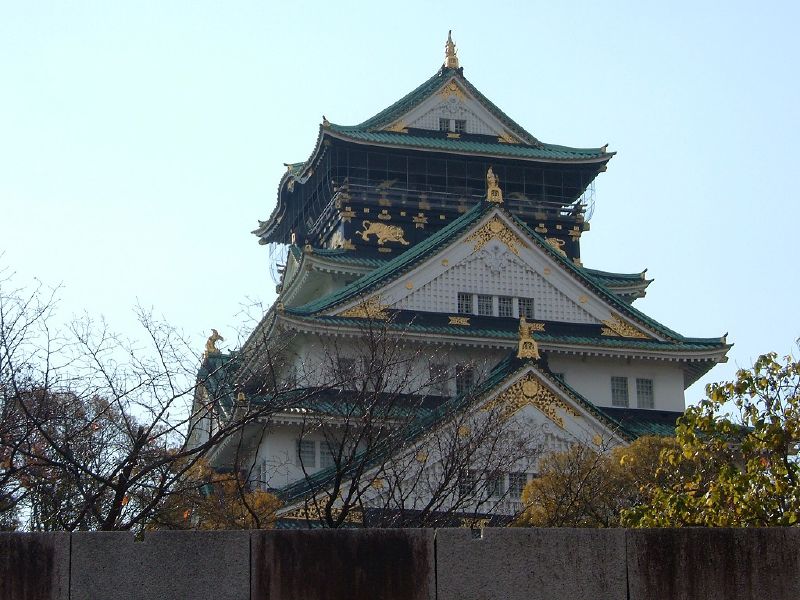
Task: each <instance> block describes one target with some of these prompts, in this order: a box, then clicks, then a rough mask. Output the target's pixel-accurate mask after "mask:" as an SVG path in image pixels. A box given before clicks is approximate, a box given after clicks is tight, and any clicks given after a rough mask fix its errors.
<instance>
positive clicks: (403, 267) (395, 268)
mask: <svg viewBox="0 0 800 600" xmlns="http://www.w3.org/2000/svg"><path fill="white" fill-rule="evenodd" d="M496 206H497V205H495V204H491V203H488V202H481V203H480V204H477V205H476V206H474V207H473V208H472V209H470V210H469V211H467V212H466V213H464V214H463V215H461V216H460V217H459V218H458V219H456V220H455V221H453V222H452V223H450V224H449V225H447V226H446V227H444V228H442V229H440V230H439V231H438V232H436V233H435V234H434V235H432V236H431V237H430V238H428V239H427V240H425V241H423V242H420V243H418V244H416V245H414V246H412V247H411V248H410V249H408V250H406V251H405V252H404V253H403V254H401V255H399V256H397V257H395V258H394V259H392V260H390V261H388V262H386V263H384V264H382V265H381V266H380V267H378V268H377V269H375V270H374V271H372V272H370V273H368V274H366V275H364V276H363V277H361V278H359V279H358V280H356V281H355V282H353V283H351V284H350V285H347V286H345V287H343V288H341V289H339V290H337V291H335V292H333V293H331V294H328V295H327V296H324V297H322V298H319V299H317V300H315V301H313V302H310V303H308V304H305V305H303V306H298V307H294V308H287V309H286V312H288V313H291V314H296V315H301V316H303V315H312V314H314V313H318V312H321V311H323V310H327V309H331V308H333V307H334V306H336V305H338V304H341V303H343V302H347V301H350V300H352V299H354V298H357V297H359V296H365V295H367V294H368V293H369V292H371V291H372V290H373V289H374V288H376V287H378V286H379V285H382V284H385V283H388V282H390V281H393V280H394V279H396V278H397V277H400V276H402V275H403V274H404V273H406V272H408V271H409V270H411V269H412V268H414V267H415V266H416V265H418V264H419V263H420V262H422V261H423V260H425V259H426V258H428V257H429V256H430V255H431V254H432V253H433V252H435V251H437V250H438V249H439V248H442V247H444V246H446V245H447V244H449V243H450V242H452V241H453V240H455V239H456V238H457V237H458V236H459V235H461V234H462V233H463V232H464V231H465V230H466V229H467V228H469V227H470V226H472V225H473V224H474V223H476V222H477V221H478V220H479V219H480V218H481V217H482V216H483V215H484V214H485V213H486V212H488V211H489V210H491V209H493V208H495V207H496ZM500 210H502V211H503V212H504V213H505V214H506V216H507V217H508V218H510V219H512V220H513V221H514V222H515V223H516V224H517V226H518V227H520V228H521V229H522V230H523V231H525V232H526V233H527V234H528V236H529V237H530V238H531V239H532V240H533V241H534V242H535V243H536V244H537V245H538V246H539V248H541V249H542V250H543V251H544V252H546V253H548V254H549V255H550V256H551V257H552V258H553V259H554V260H556V261H558V262H560V263H561V264H562V265H563V266H564V268H566V269H567V270H568V271H569V272H571V273H572V274H573V275H575V276H576V277H577V278H578V279H580V280H581V281H583V282H584V283H585V284H586V285H588V286H589V287H591V288H592V289H593V290H594V291H595V292H596V293H598V295H600V296H601V297H603V298H604V299H605V300H606V301H607V302H608V303H609V304H610V305H612V306H614V307H615V308H616V309H617V310H618V311H619V312H620V313H622V314H624V315H626V316H628V317H630V318H632V319H633V320H635V321H638V322H639V323H641V324H643V325H645V326H646V327H648V328H650V329H653V330H654V331H657V332H659V333H660V334H661V335H664V336H665V337H667V338H670V339H672V340H674V341H675V342H687V341H690V340H693V342H692V343H694V342H698V343H702V344H709V345H711V344H713V345H714V347H717V348H718V347H720V345H724V341H723V340H721V339H719V338H710V339H705V338H697V339H694V338H690V339H687V338H685V337H684V336H682V335H681V334H679V333H677V332H675V331H673V330H671V329H669V328H668V327H666V326H664V325H662V324H661V323H659V322H658V321H656V320H655V319H652V318H650V317H648V316H647V315H645V314H644V313H642V312H641V311H639V310H637V309H636V308H634V307H632V306H631V305H630V304H628V303H627V302H625V301H624V300H623V299H622V298H620V296H619V295H617V294H616V293H614V291H613V290H612V289H610V288H609V287H606V286H605V285H603V284H602V283H600V282H599V281H598V279H597V278H593V277H591V276H590V275H588V274H587V273H586V270H585V269H584V268H582V267H578V266H577V265H575V264H574V263H572V261H570V260H568V259H567V258H566V257H564V256H562V255H561V254H560V253H558V252H556V251H555V249H553V247H552V246H551V245H550V244H548V243H547V242H546V241H545V240H544V238H542V236H540V235H539V234H538V233H536V232H535V231H533V229H531V228H530V227H528V226H527V225H526V224H525V223H524V222H523V221H522V220H520V219H518V218H516V217H514V216H513V215H512V214H510V213H508V212H507V211H505V209H503V208H500ZM459 331H461V332H463V329H460V330H459ZM591 339H594V338H591ZM577 343H580V342H577ZM617 343H619V341H617ZM624 343H625V345H626V347H634V343H640V344H643V343H644V344H646V343H651V344H659V343H661V342H656V341H647V340H639V341H636V340H633V339H627V338H626V339H625V341H624Z"/></svg>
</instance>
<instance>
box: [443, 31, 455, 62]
mask: <svg viewBox="0 0 800 600" xmlns="http://www.w3.org/2000/svg"><path fill="white" fill-rule="evenodd" d="M452 33H453V30H452V29H450V30H448V32H447V42H445V44H444V66H445V67H447V68H448V69H457V68H458V56H457V53H458V51H457V50H456V45H455V43H454V42H453V37H452Z"/></svg>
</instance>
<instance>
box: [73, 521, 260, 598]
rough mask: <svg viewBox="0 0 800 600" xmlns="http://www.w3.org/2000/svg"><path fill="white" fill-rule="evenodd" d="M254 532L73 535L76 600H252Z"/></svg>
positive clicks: (94, 533)
mask: <svg viewBox="0 0 800 600" xmlns="http://www.w3.org/2000/svg"><path fill="white" fill-rule="evenodd" d="M249 560H250V533H249V532H247V531H157V532H149V533H146V534H145V535H144V539H143V540H141V541H136V540H134V537H133V535H132V534H130V533H126V532H88V533H73V534H72V575H71V578H72V584H71V596H70V598H71V600H123V599H125V600H128V599H130V600H134V599H135V600H151V599H152V600H168V599H175V600H186V599H188V598H192V599H194V598H198V599H199V598H213V599H214V600H247V599H248V598H249V596H250V568H249Z"/></svg>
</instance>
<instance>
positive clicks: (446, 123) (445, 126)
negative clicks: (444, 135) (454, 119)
mask: <svg viewBox="0 0 800 600" xmlns="http://www.w3.org/2000/svg"><path fill="white" fill-rule="evenodd" d="M439 131H450V119H439Z"/></svg>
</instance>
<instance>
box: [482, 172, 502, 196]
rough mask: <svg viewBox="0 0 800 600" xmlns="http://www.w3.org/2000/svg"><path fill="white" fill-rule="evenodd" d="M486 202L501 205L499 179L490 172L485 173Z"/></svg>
mask: <svg viewBox="0 0 800 600" xmlns="http://www.w3.org/2000/svg"><path fill="white" fill-rule="evenodd" d="M486 200H487V201H489V202H494V203H495V204H502V203H503V190H501V189H500V179H499V178H498V177H497V175H495V174H494V171H492V167H489V170H488V171H486Z"/></svg>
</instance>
